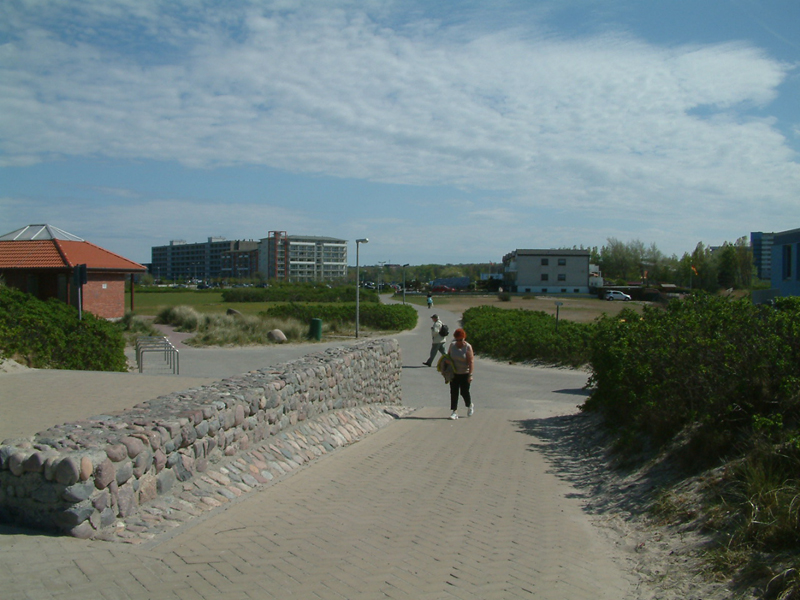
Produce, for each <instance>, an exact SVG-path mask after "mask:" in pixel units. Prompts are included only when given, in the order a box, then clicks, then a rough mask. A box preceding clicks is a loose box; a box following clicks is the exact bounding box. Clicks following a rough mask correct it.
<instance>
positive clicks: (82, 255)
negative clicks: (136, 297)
mask: <svg viewBox="0 0 800 600" xmlns="http://www.w3.org/2000/svg"><path fill="white" fill-rule="evenodd" d="M81 265H86V283H85V284H83V285H81V286H79V285H78V283H77V282H76V271H79V270H80V268H81ZM146 271H147V269H146V268H145V267H144V266H142V265H140V264H139V263H136V262H133V261H132V260H128V259H127V258H123V257H122V256H119V255H118V254H114V253H113V252H109V251H108V250H105V249H103V248H101V247H99V246H96V245H94V244H92V243H91V242H87V241H86V240H84V239H83V238H80V237H78V236H76V235H73V234H71V233H68V232H66V231H64V230H62V229H59V228H58V227H53V226H52V225H28V226H26V227H23V228H22V229H18V230H16V231H12V232H11V233H7V234H5V235H2V236H0V277H1V278H2V279H3V281H4V282H5V284H6V285H8V286H9V287H13V288H16V289H18V290H21V291H23V292H26V293H28V294H31V295H33V296H36V297H37V298H39V299H41V300H46V299H48V298H58V299H59V300H61V301H63V302H66V303H68V304H71V305H73V306H75V307H78V306H79V302H80V304H81V305H82V308H83V310H85V311H88V312H90V313H92V314H93V315H95V316H98V317H102V318H106V319H119V318H121V317H123V316H124V315H125V281H126V279H127V278H131V283H133V281H132V278H133V275H135V274H137V273H144V272H146ZM79 287H80V294H79ZM132 305H133V285H131V308H133V306H132Z"/></svg>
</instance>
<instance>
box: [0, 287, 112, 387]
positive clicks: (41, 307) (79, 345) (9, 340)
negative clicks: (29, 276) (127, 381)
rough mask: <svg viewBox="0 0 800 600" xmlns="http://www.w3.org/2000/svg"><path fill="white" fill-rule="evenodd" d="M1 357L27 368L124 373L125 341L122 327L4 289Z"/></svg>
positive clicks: (0, 292) (1, 292)
mask: <svg viewBox="0 0 800 600" xmlns="http://www.w3.org/2000/svg"><path fill="white" fill-rule="evenodd" d="M0 354H2V355H3V356H4V357H17V358H20V359H22V360H24V361H25V362H26V363H27V364H28V366H30V367H35V368H47V369H71V370H82V371H125V370H127V361H126V358H125V341H124V339H123V335H122V330H121V328H120V327H119V326H117V325H115V324H114V323H111V322H109V321H106V320H105V319H100V318H97V317H95V316H94V315H92V314H91V313H88V312H86V311H84V312H83V318H82V320H78V311H77V309H76V308H74V307H72V306H69V305H68V304H65V303H63V302H61V301H59V300H57V299H55V298H51V299H49V300H47V301H42V300H38V299H37V298H35V297H33V296H31V295H29V294H25V293H23V292H20V291H18V290H15V289H12V288H8V287H0Z"/></svg>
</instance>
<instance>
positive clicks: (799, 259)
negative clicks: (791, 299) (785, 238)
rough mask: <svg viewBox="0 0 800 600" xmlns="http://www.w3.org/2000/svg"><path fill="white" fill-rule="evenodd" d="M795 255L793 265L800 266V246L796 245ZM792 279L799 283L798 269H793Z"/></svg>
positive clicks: (799, 273)
mask: <svg viewBox="0 0 800 600" xmlns="http://www.w3.org/2000/svg"><path fill="white" fill-rule="evenodd" d="M795 254H796V256H797V260H796V261H795V264H797V265H800V244H797V252H796V253H795ZM794 277H795V279H797V281H800V268H797V269H795V273H794Z"/></svg>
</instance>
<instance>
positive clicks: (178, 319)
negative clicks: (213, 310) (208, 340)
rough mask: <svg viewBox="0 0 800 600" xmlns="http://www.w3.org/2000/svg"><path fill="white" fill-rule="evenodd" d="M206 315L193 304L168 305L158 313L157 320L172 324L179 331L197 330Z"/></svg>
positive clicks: (157, 321) (160, 322) (164, 323)
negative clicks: (193, 306) (192, 305)
mask: <svg viewBox="0 0 800 600" xmlns="http://www.w3.org/2000/svg"><path fill="white" fill-rule="evenodd" d="M204 318H207V317H204V316H203V315H202V314H200V313H199V312H197V311H196V310H195V309H193V308H192V307H191V306H183V305H180V306H168V307H166V308H163V309H161V310H160V311H159V312H158V314H157V315H156V319H155V322H156V323H159V324H163V325H172V326H173V327H175V329H177V330H178V331H197V329H198V328H199V327H200V324H201V323H202V322H203V319H204Z"/></svg>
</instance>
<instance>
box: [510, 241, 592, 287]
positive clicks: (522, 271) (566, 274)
mask: <svg viewBox="0 0 800 600" xmlns="http://www.w3.org/2000/svg"><path fill="white" fill-rule="evenodd" d="M589 256H590V253H589V251H588V250H519V249H518V250H514V251H513V252H510V253H508V254H506V255H505V256H504V257H503V274H504V281H505V282H506V284H507V285H509V286H510V287H511V289H510V291H512V292H524V293H532V294H588V293H590V289H589V278H590V268H589Z"/></svg>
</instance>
